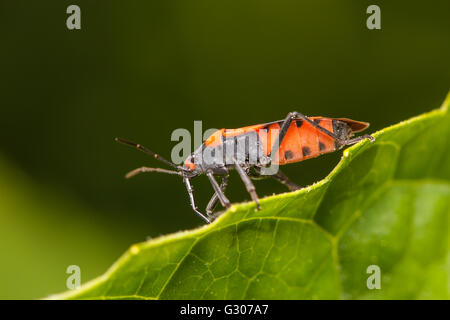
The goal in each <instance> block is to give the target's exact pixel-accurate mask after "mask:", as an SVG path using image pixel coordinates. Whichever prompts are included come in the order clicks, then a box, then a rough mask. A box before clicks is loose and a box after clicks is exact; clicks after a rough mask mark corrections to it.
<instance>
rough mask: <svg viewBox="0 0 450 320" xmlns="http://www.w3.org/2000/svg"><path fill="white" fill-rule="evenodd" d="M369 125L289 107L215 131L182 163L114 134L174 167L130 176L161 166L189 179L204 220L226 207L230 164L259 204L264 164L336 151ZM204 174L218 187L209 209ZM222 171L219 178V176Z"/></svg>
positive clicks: (278, 173)
mask: <svg viewBox="0 0 450 320" xmlns="http://www.w3.org/2000/svg"><path fill="white" fill-rule="evenodd" d="M367 127H369V123H367V122H361V121H355V120H351V119H346V118H325V117H311V118H308V117H306V116H304V115H303V114H301V113H299V112H291V113H289V114H288V115H287V117H286V118H285V119H284V120H280V121H274V122H270V123H265V124H258V125H254V126H249V127H244V128H239V129H220V130H217V131H216V132H215V133H213V134H212V135H211V136H210V137H209V138H208V139H207V140H206V141H205V142H204V143H203V144H202V145H201V146H200V147H199V148H198V149H197V150H195V151H194V152H193V153H192V154H191V155H190V156H188V157H187V158H186V160H185V162H184V165H183V166H178V165H176V164H174V163H172V162H170V161H168V160H166V159H165V158H163V157H161V156H160V155H158V154H156V153H154V152H152V151H150V150H148V149H147V148H145V147H143V146H142V145H140V144H137V143H134V142H130V141H127V140H123V139H120V138H116V141H119V142H122V143H125V144H128V145H130V146H133V147H136V148H138V149H139V150H141V151H143V152H145V153H147V154H150V155H152V156H153V157H154V158H156V159H158V160H160V161H162V162H164V163H165V164H167V165H169V166H171V167H172V168H173V169H175V170H166V169H161V168H148V167H141V168H138V169H135V170H133V171H131V172H129V173H128V174H127V175H126V177H127V178H130V177H132V176H134V175H136V174H138V173H142V172H161V173H167V174H173V175H178V176H181V177H182V178H183V180H184V183H185V185H186V189H187V192H188V195H189V200H190V203H191V206H192V209H193V210H194V211H195V212H196V213H197V214H198V215H199V216H200V217H201V218H203V219H204V220H205V221H206V222H208V223H209V222H211V221H212V220H213V219H214V216H213V210H214V208H215V206H216V204H217V202H220V203H221V204H222V206H223V207H225V208H228V207H229V206H230V201H229V200H228V198H227V197H226V195H225V189H226V187H227V182H228V175H229V170H230V169H236V171H237V172H238V173H239V176H240V177H241V179H242V181H243V182H244V184H245V187H246V189H247V191H248V192H249V194H250V196H251V198H252V200H253V201H254V202H255V203H256V207H257V208H258V209H259V208H260V206H259V201H258V195H257V194H256V190H255V186H254V185H253V183H252V181H251V179H258V178H262V177H264V176H263V171H264V169H265V168H268V167H270V166H273V165H275V166H278V165H284V164H288V163H293V162H299V161H303V160H306V159H310V158H314V157H317V156H320V155H322V154H324V153H329V152H333V151H335V150H338V149H340V148H342V147H344V146H346V145H351V144H355V143H357V142H359V141H361V140H363V139H370V140H371V141H374V138H373V137H372V136H370V135H367V134H366V135H363V136H360V137H356V138H353V139H352V138H351V137H352V136H353V134H354V133H355V132H360V131H362V130H365V129H366V128H367ZM202 174H206V176H207V177H208V178H209V180H210V182H211V185H212V187H213V189H214V195H213V196H212V198H211V200H210V201H209V203H208V205H207V207H206V214H203V213H201V212H200V211H199V210H198V208H197V206H196V205H195V200H194V193H193V189H192V186H191V182H190V181H191V179H192V178H194V177H196V176H198V175H202ZM216 176H220V177H221V179H222V180H221V183H220V184H219V183H218V182H217V181H216V179H215V177H216ZM270 177H273V178H275V179H276V180H278V181H279V182H281V183H283V184H285V185H286V186H287V187H288V188H289V189H290V190H296V189H298V188H299V187H298V186H297V185H296V184H295V183H293V182H291V181H290V180H289V179H288V177H286V175H284V174H283V173H282V172H281V171H280V170H276V172H273V173H272V174H271V175H270Z"/></svg>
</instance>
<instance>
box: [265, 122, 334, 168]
mask: <svg viewBox="0 0 450 320" xmlns="http://www.w3.org/2000/svg"><path fill="white" fill-rule="evenodd" d="M311 120H313V121H315V122H316V123H317V124H319V125H320V126H321V127H323V128H325V129H327V130H328V131H331V132H333V125H332V120H331V119H328V118H319V117H316V118H311ZM281 125H282V121H279V122H276V123H272V124H269V125H267V126H266V127H265V128H264V129H265V130H266V133H265V132H263V131H261V130H259V131H260V132H259V135H260V138H262V139H261V140H262V141H264V135H265V134H267V139H266V143H265V144H263V145H264V151H265V153H266V155H268V154H269V153H270V151H271V150H272V146H273V144H274V143H275V139H276V136H277V134H278V133H279V131H280V126H281ZM335 150H336V147H335V143H334V140H333V138H331V137H330V136H328V135H327V134H325V133H323V132H321V131H320V130H318V129H316V128H315V127H313V126H312V125H311V124H309V123H307V122H306V121H303V120H294V121H292V123H291V125H290V127H289V129H288V131H287V133H286V136H285V137H284V139H283V141H282V143H281V145H280V148H279V152H278V155H275V163H278V164H287V163H293V162H299V161H302V160H306V159H310V158H315V157H318V156H320V155H321V154H324V153H328V152H333V151H335Z"/></svg>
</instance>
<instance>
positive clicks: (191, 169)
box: [183, 154, 200, 176]
mask: <svg viewBox="0 0 450 320" xmlns="http://www.w3.org/2000/svg"><path fill="white" fill-rule="evenodd" d="M183 168H184V169H185V172H186V174H188V175H192V176H196V175H197V174H198V172H199V171H200V170H199V166H198V164H197V163H195V154H191V155H189V156H188V157H187V158H186V160H184V165H183Z"/></svg>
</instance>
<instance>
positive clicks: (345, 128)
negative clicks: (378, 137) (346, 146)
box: [333, 118, 369, 141]
mask: <svg viewBox="0 0 450 320" xmlns="http://www.w3.org/2000/svg"><path fill="white" fill-rule="evenodd" d="M368 127H369V123H368V122H362V121H356V120H351V119H347V118H337V119H333V132H334V134H335V135H336V136H337V137H338V138H339V139H341V140H344V141H345V140H348V139H349V138H350V137H352V136H353V135H354V133H355V132H360V131H363V130H365V129H367V128H368Z"/></svg>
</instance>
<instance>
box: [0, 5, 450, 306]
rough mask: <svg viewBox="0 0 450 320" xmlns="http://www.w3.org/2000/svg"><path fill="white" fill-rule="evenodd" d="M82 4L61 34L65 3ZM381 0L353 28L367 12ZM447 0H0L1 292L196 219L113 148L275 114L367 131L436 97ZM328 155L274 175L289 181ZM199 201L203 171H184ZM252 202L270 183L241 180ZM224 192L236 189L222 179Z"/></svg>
mask: <svg viewBox="0 0 450 320" xmlns="http://www.w3.org/2000/svg"><path fill="white" fill-rule="evenodd" d="M70 4H76V5H78V6H79V7H80V8H81V30H68V29H67V27H66V19H67V17H68V14H66V8H67V7H68V6H69V5H70ZM371 4H377V5H379V6H380V8H381V30H368V29H367V27H366V19H367V18H368V16H369V15H368V14H366V8H367V7H368V6H369V5H371ZM449 12H450V2H449V1H448V0H447V1H433V2H432V5H431V4H430V3H425V2H420V1H416V2H411V1H376V2H373V1H348V0H347V1H331V0H323V1H312V0H311V1H293V0H291V1H276V2H275V1H269V0H258V1H209V0H201V1H200V0H194V1H137V0H135V1H117V0H116V1H87V0H86V1H80V0H74V1H56V0H55V1H18V0H2V1H1V2H0V39H1V44H0V61H1V70H0V97H1V98H0V99H1V100H0V252H1V256H0V298H3V299H17V298H43V297H45V296H47V295H49V294H52V293H56V292H60V291H64V290H66V285H65V284H66V278H67V277H68V275H67V274H66V268H67V266H69V265H72V264H75V265H78V266H80V268H81V280H82V283H84V282H86V281H88V280H90V279H92V278H93V277H96V276H98V275H101V274H102V273H103V272H105V271H106V269H107V268H108V267H109V266H110V265H111V264H112V263H113V262H114V261H115V260H116V259H117V258H118V257H119V256H120V255H121V254H122V253H123V252H124V251H125V250H126V249H127V248H128V247H129V246H130V245H131V244H133V243H135V242H139V241H144V240H145V239H147V238H148V237H157V236H159V235H163V234H167V233H171V232H176V231H178V230H185V229H191V228H195V227H197V226H200V225H202V224H203V222H202V220H201V219H200V218H198V217H197V216H196V215H195V214H194V212H193V211H192V210H191V209H190V206H189V202H188V197H187V194H186V191H185V188H184V185H183V183H182V180H181V179H179V178H178V177H176V176H167V175H159V174H146V175H141V176H138V177H136V178H134V179H131V180H125V179H124V174H125V173H126V172H127V171H128V170H131V169H134V168H136V167H138V166H142V165H147V166H161V164H160V163H157V162H155V161H154V160H153V159H152V158H150V157H149V156H147V155H145V154H143V153H140V152H138V151H136V150H133V149H132V148H128V147H126V146H123V145H119V144H117V143H116V142H114V140H113V139H114V137H116V136H119V137H123V138H128V139H131V140H133V141H136V142H139V143H141V144H143V145H145V146H147V147H148V148H150V149H151V150H153V151H156V152H158V153H161V154H162V155H163V156H166V157H168V158H170V154H171V149H172V147H173V146H174V145H175V144H176V142H172V141H171V140H170V137H171V133H172V131H173V130H174V129H176V128H186V129H188V130H190V131H191V132H193V124H194V120H202V121H203V129H204V130H206V129H208V128H224V127H225V128H237V127H241V126H246V125H252V124H257V123H264V122H270V121H273V120H279V119H283V118H284V117H285V115H286V114H287V113H288V112H289V111H293V110H297V111H301V112H302V113H304V114H306V115H323V116H330V117H349V118H353V119H356V120H362V121H368V122H370V123H371V127H370V128H369V132H374V131H376V130H379V129H381V128H383V127H385V126H387V125H390V124H394V123H397V122H399V121H401V120H404V119H407V118H409V117H412V116H414V115H417V114H420V113H423V112H426V111H429V110H431V109H433V108H437V107H439V106H440V104H441V103H442V101H443V100H444V98H445V96H446V94H447V92H448V90H449V88H450V65H449V62H450V19H449V16H448V13H449ZM340 156H341V152H336V153H335V154H330V155H325V156H322V157H320V158H317V159H314V160H309V161H306V162H304V163H299V164H294V165H290V166H288V167H287V168H285V169H284V171H285V173H286V174H287V175H289V176H290V177H291V179H292V180H294V181H295V182H297V183H298V184H300V185H302V186H306V185H308V184H311V183H314V182H315V181H318V180H320V179H322V178H324V177H325V176H326V175H327V174H328V173H329V172H330V171H331V170H332V169H333V167H334V166H335V165H336V164H337V162H338V161H339V159H340ZM193 184H194V185H195V188H196V197H197V201H198V203H199V205H200V207H201V208H204V206H205V205H206V203H207V201H208V199H209V197H210V196H211V195H212V190H211V187H210V185H209V183H208V181H207V178H206V177H199V178H197V179H195V180H194V181H193ZM256 186H257V189H258V193H259V195H260V196H264V195H270V194H272V193H279V192H284V191H285V189H284V188H283V187H282V186H281V185H278V184H277V183H276V182H272V181H270V180H267V181H258V182H256ZM227 194H228V195H229V198H230V199H231V201H232V202H237V201H243V200H248V198H249V197H248V195H247V193H246V192H245V188H244V186H243V185H242V183H241V181H240V180H239V178H238V176H237V175H236V174H235V173H234V174H233V175H232V176H231V182H230V185H229V188H228V192H227Z"/></svg>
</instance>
